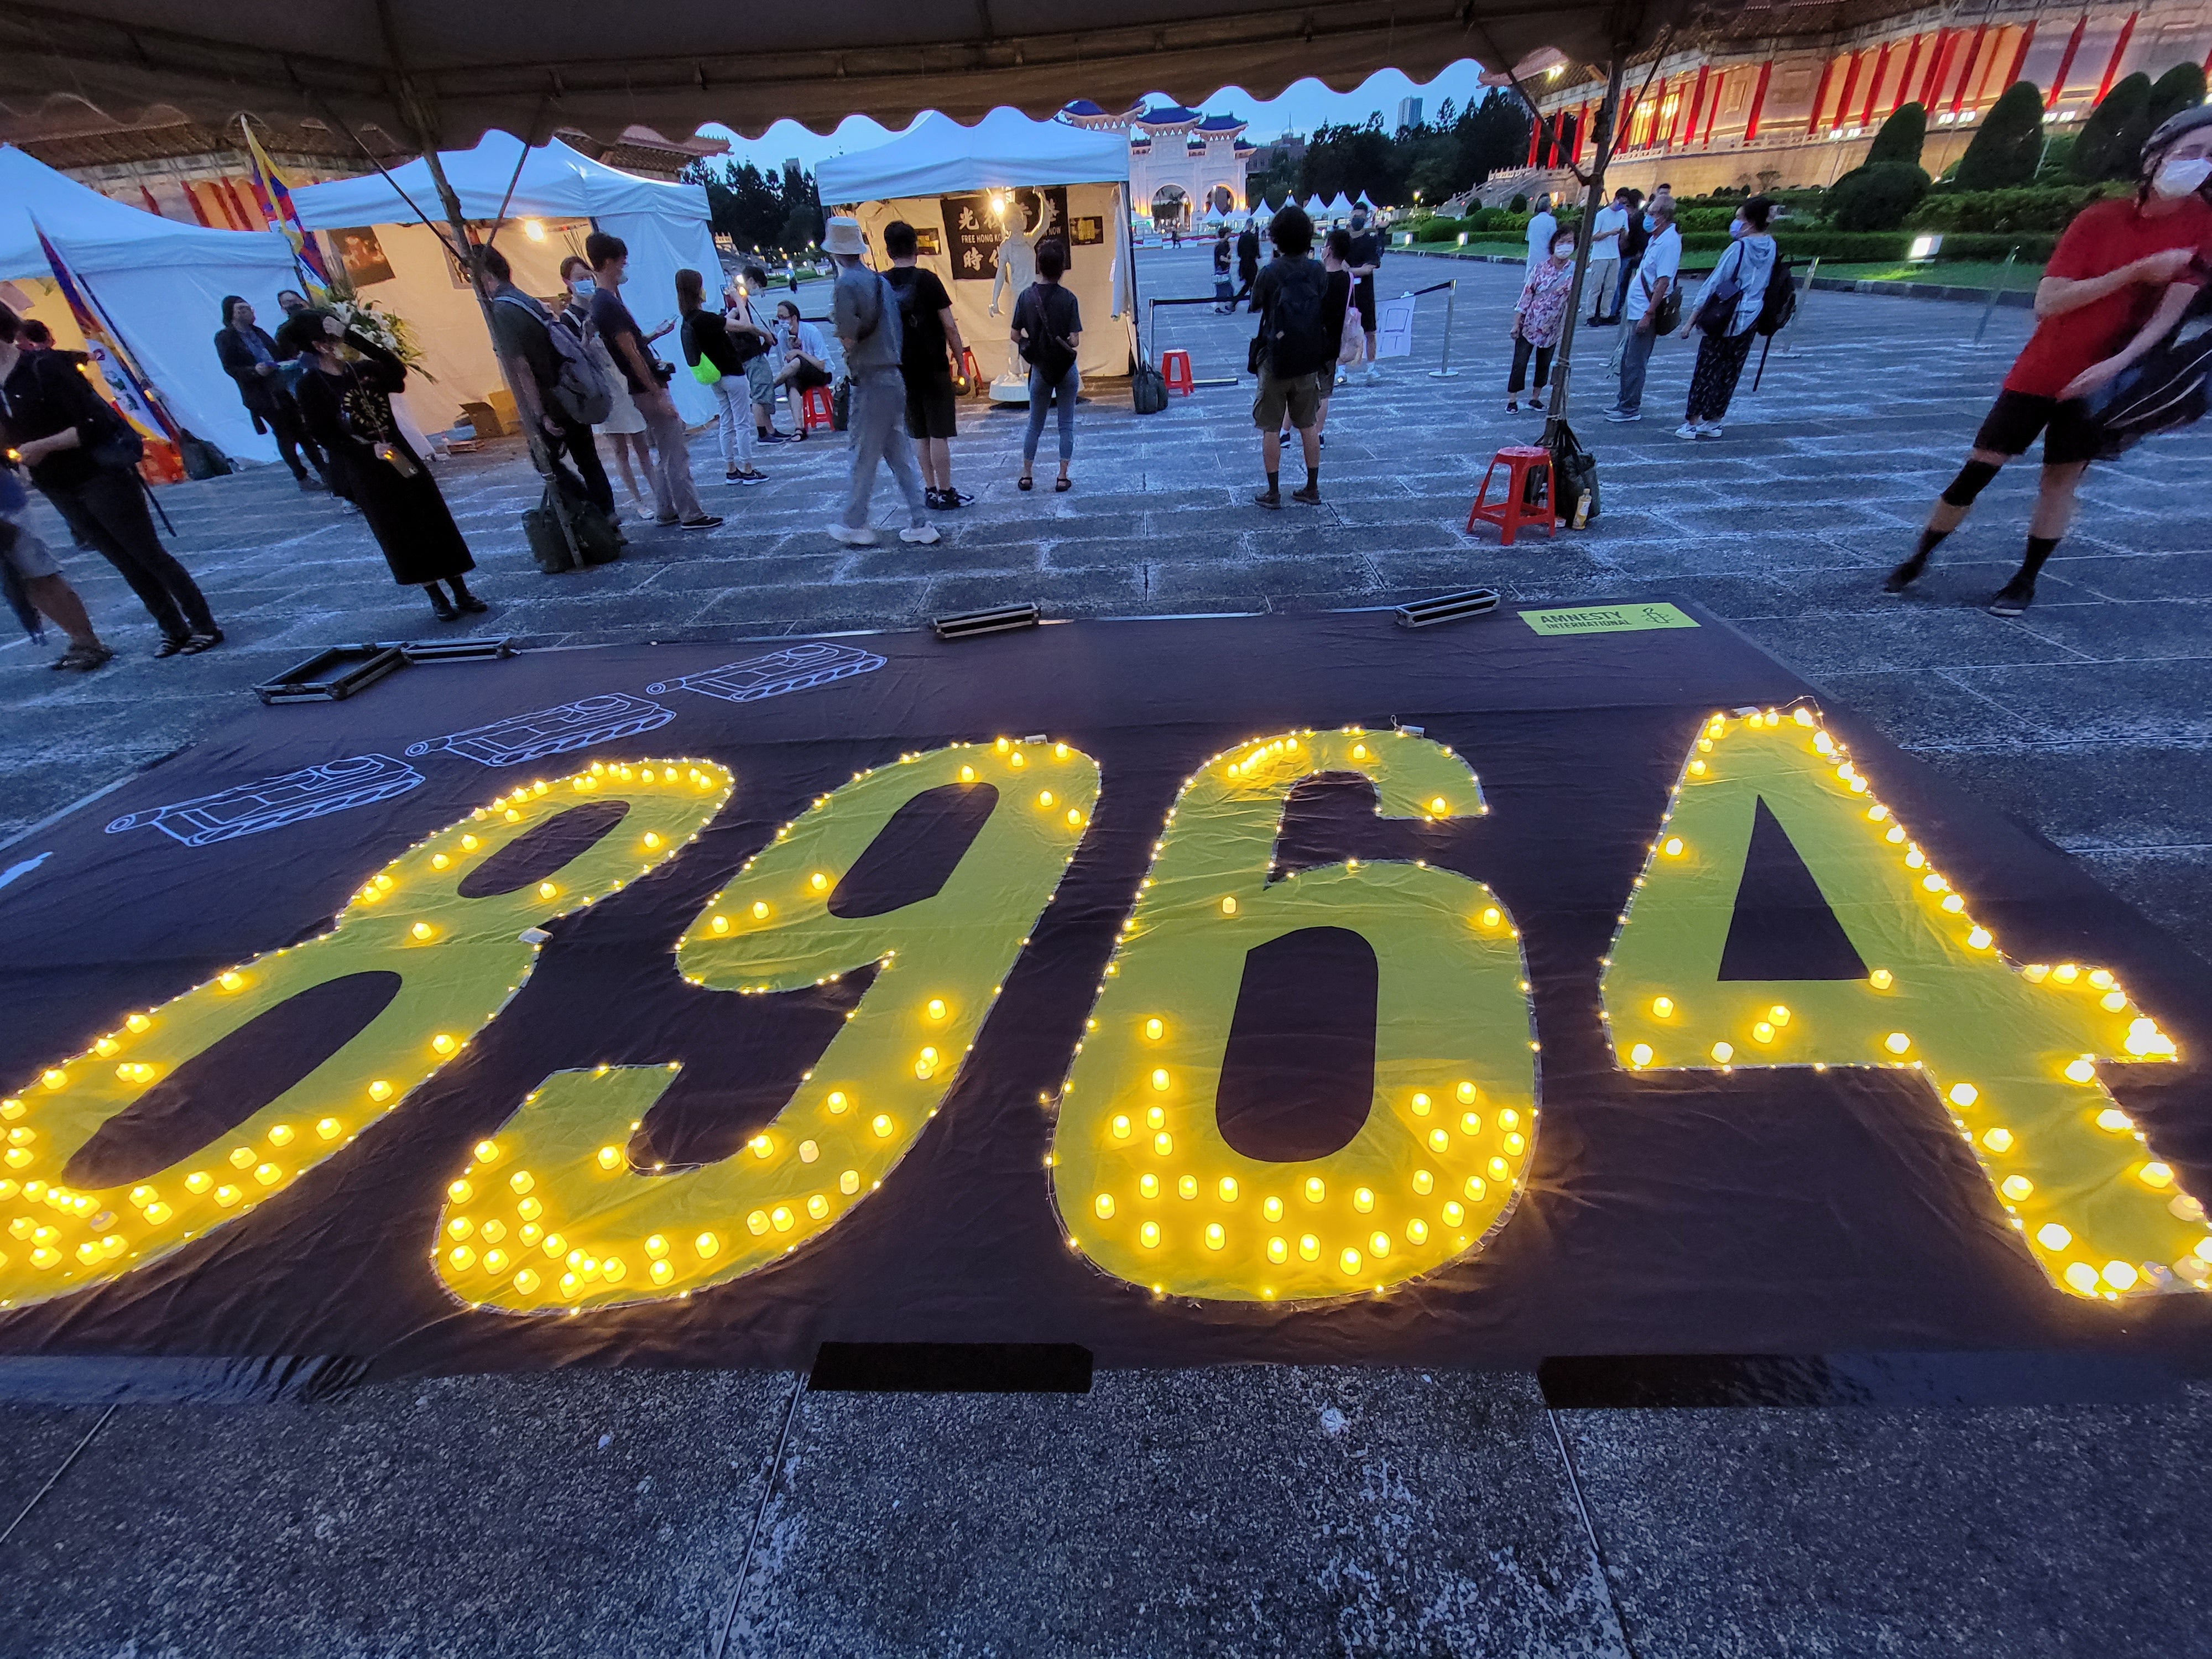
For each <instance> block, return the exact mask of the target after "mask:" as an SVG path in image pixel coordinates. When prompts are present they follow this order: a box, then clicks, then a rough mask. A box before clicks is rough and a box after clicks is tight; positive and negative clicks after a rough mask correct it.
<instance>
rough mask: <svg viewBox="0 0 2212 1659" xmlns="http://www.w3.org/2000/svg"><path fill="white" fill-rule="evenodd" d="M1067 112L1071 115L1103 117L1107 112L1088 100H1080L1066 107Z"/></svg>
mask: <svg viewBox="0 0 2212 1659" xmlns="http://www.w3.org/2000/svg"><path fill="white" fill-rule="evenodd" d="M1066 113H1067V114H1069V115H1103V114H1104V113H1105V111H1104V110H1103V109H1101V108H1099V107H1098V106H1097V105H1096V104H1094V103H1092V102H1091V100H1089V99H1088V98H1079V99H1077V100H1075V101H1074V102H1073V103H1072V104H1070V105H1068V106H1066Z"/></svg>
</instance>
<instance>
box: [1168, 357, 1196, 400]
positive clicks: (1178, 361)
mask: <svg viewBox="0 0 2212 1659" xmlns="http://www.w3.org/2000/svg"><path fill="white" fill-rule="evenodd" d="M1160 376H1161V378H1162V379H1163V380H1166V381H1167V383H1168V390H1169V391H1170V392H1182V395H1183V396H1184V397H1186V398H1188V397H1189V396H1190V394H1191V393H1192V392H1195V391H1197V390H1198V383H1197V382H1196V381H1195V380H1192V379H1191V377H1190V353H1188V351H1163V352H1162V353H1160Z"/></svg>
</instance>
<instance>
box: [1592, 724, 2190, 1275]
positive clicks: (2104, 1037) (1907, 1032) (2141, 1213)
mask: <svg viewBox="0 0 2212 1659" xmlns="http://www.w3.org/2000/svg"><path fill="white" fill-rule="evenodd" d="M1760 799H1764V800H1765V802H1766V804H1767V806H1768V808H1769V809H1770V810H1771V811H1772V812H1773V814H1774V816H1775V817H1776V819H1777V821H1778V822H1779V823H1781V824H1782V826H1783V828H1784V830H1785V831H1787V833H1788V834H1789V836H1790V842H1791V843H1792V844H1793V845H1794V846H1795V847H1796V849H1797V851H1798V853H1799V854H1800V855H1801V856H1802V858H1803V859H1804V860H1805V864H1806V866H1807V867H1808V869H1809V870H1810V871H1811V872H1812V873H1813V876H1814V879H1815V880H1816V881H1817V882H1818V883H1819V884H1820V890H1821V892H1822V894H1823V895H1824V896H1826V899H1827V901H1828V903H1829V906H1830V908H1832V910H1833V912H1834V914H1835V915H1836V918H1837V920H1838V921H1839V922H1840V923H1841V924H1842V926H1843V928H1844V933H1845V934H1846V935H1847V936H1848V937H1849V938H1850V941H1851V944H1852V945H1853V947H1854V948H1855V949H1856V950H1857V951H1858V953H1859V955H1860V957H1861V958H1862V959H1863V961H1864V962H1866V963H1868V964H1869V972H1868V975H1867V977H1866V979H1865V980H1863V981H1859V980H1845V981H1835V980H1791V981H1771V982H1764V983H1762V982H1758V981H1720V980H1718V979H1717V972H1718V969H1719V964H1720V961H1721V956H1722V951H1723V946H1724V945H1725V943H1726V940H1727V937H1728V930H1729V922H1730V920H1731V918H1732V917H1733V915H1734V912H1735V896H1736V890H1737V887H1738V885H1739V884H1740V882H1741V878H1742V872H1743V868H1744V860H1745V858H1746V855H1747V852H1748V849H1749V846H1750V842H1751V834H1752V824H1753V815H1754V810H1755V804H1756V802H1758V801H1759V800H1760ZM1678 841H1679V842H1680V843H1681V847H1682V851H1681V852H1680V854H1674V855H1669V854H1668V850H1667V849H1668V847H1669V846H1670V845H1672V844H1673V843H1674V842H1678ZM1620 921H1621V927H1620V932H1619V933H1618V934H1617V935H1616V937H1615V939H1614V942H1613V949H1612V951H1611V955H1610V960H1609V965H1608V966H1607V969H1606V970H1605V974H1604V980H1603V989H1604V999H1605V1007H1606V1012H1607V1021H1608V1028H1609V1030H1610V1031H1611V1034H1612V1037H1613V1045H1614V1052H1615V1054H1616V1055H1617V1057H1618V1058H1619V1060H1620V1063H1621V1064H1623V1065H1625V1066H1628V1067H1629V1068H1631V1069H1632V1070H1644V1069H1648V1068H1669V1067H1672V1068H1690V1069H1694V1068H1699V1067H1703V1066H1707V1065H1709V1064H1717V1065H1724V1066H1728V1065H1732V1066H1743V1065H1756V1066H1790V1065H1795V1066H1806V1065H1809V1066H1815V1067H1826V1066H1885V1065H1886V1066H1899V1067H1910V1068H1913V1069H1917V1070H1918V1071H1920V1072H1922V1073H1923V1074H1924V1075H1925V1076H1926V1077H1927V1079H1928V1080H1929V1084H1930V1085H1931V1086H1932V1087H1933V1088H1934V1090H1935V1091H1936V1095H1937V1097H1938V1098H1939V1100H1940V1101H1941V1102H1942V1104H1943V1107H1944V1109H1945V1110H1946V1111H1947V1112H1948V1113H1949V1115H1950V1116H1951V1119H1952V1121H1953V1123H1954V1126H1955V1127H1957V1128H1958V1130H1959V1132H1960V1134H1961V1135H1962V1136H1964V1137H1965V1138H1966V1140H1967V1142H1968V1143H1969V1144H1970V1145H1971V1146H1972V1148H1973V1151H1974V1156H1975V1157H1976V1158H1977V1159H1978V1161H1979V1162H1980V1164H1981V1166H1982V1169H1983V1171H1984V1174H1985V1175H1986V1176H1988V1178H1989V1182H1990V1189H1991V1191H1992V1192H1993V1193H1994V1194H1996V1199H1997V1201H1998V1202H1999V1203H2000V1204H2002V1206H2004V1208H2005V1209H2006V1210H2007V1211H2008V1212H2009V1214H2010V1216H2011V1218H2012V1223H2013V1225H2014V1226H2015V1228H2016V1229H2018V1230H2019V1231H2020V1232H2021V1237H2022V1238H2023V1240H2024V1241H2025V1242H2026V1248H2027V1249H2028V1251H2029V1253H2030V1254H2031V1255H2033V1257H2034V1258H2035V1260H2036V1261H2037V1262H2038V1264H2039V1266H2040V1267H2042V1268H2043V1270H2044V1272H2045V1274H2046V1275H2047V1276H2048V1277H2049V1278H2050V1279H2051V1282H2052V1283H2053V1284H2054V1285H2059V1286H2062V1287H2063V1288H2064V1289H2066V1290H2067V1291H2071V1292H2072V1293H2074V1294H2076V1295H2081V1296H2101V1297H2118V1296H2122V1295H2128V1294H2142V1293H2146V1292H2153V1291H2180V1290H2188V1289H2191V1288H2195V1287H2201V1286H2203V1285H2205V1284H2206V1283H2207V1282H2208V1281H2212V1233H2208V1231H2207V1229H2206V1227H2205V1225H2204V1212H2203V1206H2202V1205H2201V1204H2199V1202H2198V1201H2197V1199H2195V1198H2194V1197H2191V1196H2190V1195H2188V1194H2184V1193H2182V1192H2180V1190H2179V1188H2177V1187H2176V1185H2175V1184H2174V1175H2173V1171H2172V1169H2171V1168H2170V1167H2169V1166H2168V1165H2167V1164H2165V1163H2164V1162H2163V1161H2161V1160H2160V1159H2159V1158H2157V1157H2156V1156H2155V1155H2154V1153H2153V1152H2151V1150H2150V1148H2149V1146H2148V1145H2147V1144H2146V1143H2145V1141H2144V1139H2143V1138H2142V1133H2141V1132H2140V1131H2139V1130H2137V1129H2136V1127H2135V1125H2134V1123H2133V1121H2131V1120H2130V1118H2129V1117H2128V1115H2127V1114H2126V1113H2124V1111H2122V1110H2120V1109H2119V1108H2118V1105H2117V1104H2116V1103H2114V1102H2113V1100H2112V1096H2111V1095H2110V1094H2109V1093H2108V1092H2107V1091H2106V1089H2105V1087H2104V1085H2103V1083H2102V1082H2101V1081H2100V1077H2099V1073H2098V1069H2097V1068H2098V1066H2099V1064H2100V1062H2103V1061H2107V1060H2112V1061H2148V1060H2173V1059H2175V1058H2177V1057H2178V1056H2177V1054H2176V1050H2175V1048H2174V1045H2173V1042H2172V1039H2171V1038H2169V1037H2168V1036H2166V1034H2165V1033H2164V1032H2163V1031H2161V1030H2160V1029H2159V1026H2158V1024H2157V1022H2156V1021H2155V1020H2154V1019H2153V1018H2150V1017H2149V1016H2148V1015H2146V1014H2144V1013H2143V1012H2142V1010H2141V1009H2140V1008H2137V1007H2136V1006H2135V1005H2134V1004H2133V1002H2132V1001H2131V1000H2130V998H2129V997H2128V994H2127V992H2126V990H2125V987H2123V986H2121V985H2120V984H2119V983H2118V981H2116V980H2115V978H2114V977H2113V975H2112V973H2111V972H2110V971H2109V970H2107V969H2102V968H2097V969H2088V968H2084V967H2082V966H2081V965H2079V964H2077V963H2060V964H2057V965H2056V966H2052V965H2051V964H2047V963H2031V964H2027V965H2026V966H2021V967H2015V966H2014V965H2013V964H2011V963H2008V961H2007V960H2006V959H2005V957H2003V956H2002V953H2001V951H2000V950H1999V948H1998V944H1997V940H1996V936H1995V935H1994V933H1992V932H1991V931H1990V929H1989V928H1988V927H1985V926H1984V925H1982V924H1981V923H1979V922H1978V921H1975V920H1974V919H1973V917H1972V915H1969V914H1968V913H1967V907H1966V900H1965V898H1964V896H1962V895H1960V894H1959V893H1957V892H1955V891H1954V890H1953V889H1952V884H1951V883H1950V881H1949V880H1948V878H1946V877H1944V875H1943V874H1942V872H1940V871H1938V870H1936V869H1935V868H1933V867H1932V866H1931V862H1930V860H1929V857H1928V854H1927V853H1926V852H1925V850H1924V849H1923V848H1920V847H1919V846H1918V845H1917V844H1916V843H1915V842H1913V841H1912V839H1911V836H1910V834H1909V833H1908V832H1907V831H1906V830H1905V826H1904V825H1902V824H1901V823H1898V821H1897V818H1896V815H1895V813H1894V812H1893V811H1892V810H1891V809H1890V808H1889V807H1888V806H1887V805H1884V804H1883V803H1882V802H1881V800H1880V799H1878V798H1877V797H1876V795H1875V792H1874V787H1873V785H1872V782H1871V781H1870V780H1869V779H1868V778H1867V776H1866V775H1865V774H1864V773H1863V772H1862V771H1861V770H1860V769H1858V767H1857V764H1856V763H1854V762H1853V761H1852V760H1851V759H1850V756H1849V754H1848V752H1847V751H1846V750H1845V749H1844V746H1843V745H1842V744H1840V743H1838V741H1837V740H1836V739H1835V738H1832V737H1831V736H1830V735H1829V733H1828V732H1826V731H1825V730H1823V729H1821V727H1820V723H1819V720H1817V718H1816V717H1815V716H1814V714H1813V712H1812V711H1811V710H1810V709H1808V708H1796V709H1795V710H1792V711H1790V713H1788V714H1784V713H1782V712H1781V711H1778V710H1775V709H1765V710H1761V711H1759V712H1758V713H1756V714H1750V715H1748V716H1744V715H1738V716H1733V717H1731V716H1728V715H1721V714H1716V715H1714V716H1713V717H1712V718H1711V720H1708V721H1707V722H1706V724H1705V726H1704V727H1703V728H1702V729H1701V731H1700V734H1699V738H1698V739H1697V740H1696V744H1695V747H1694V748H1693V749H1692V752H1691V756H1690V757H1689V758H1688V760H1687V761H1686V763H1685V766H1684V768H1683V771H1682V774H1681V776H1680V779H1679V780H1678V781H1677V782H1676V784H1675V786H1674V792H1673V793H1672V795H1671V796H1670V798H1669V802H1668V811H1667V817H1666V821H1665V823H1663V824H1662V826H1661V829H1660V830H1659V834H1658V838H1657V839H1656V841H1655V842H1654V844H1653V848H1652V851H1651V856H1650V860H1649V861H1648V862H1647V863H1646V865H1645V866H1644V874H1643V876H1642V877H1641V878H1639V879H1638V883H1637V886H1636V890H1635V891H1634V892H1633V893H1632V895H1631V897H1630V902H1629V908H1627V909H1626V910H1625V911H1624V912H1623V913H1622V915H1621V918H1620ZM1785 1013H1786V1015H1787V1016H1788V1017H1787V1018H1784V1017H1783V1016H1784V1014H1785Z"/></svg>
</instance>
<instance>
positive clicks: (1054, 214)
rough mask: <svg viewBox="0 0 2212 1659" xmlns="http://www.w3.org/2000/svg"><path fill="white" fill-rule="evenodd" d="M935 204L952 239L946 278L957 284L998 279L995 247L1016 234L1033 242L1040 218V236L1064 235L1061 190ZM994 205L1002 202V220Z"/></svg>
mask: <svg viewBox="0 0 2212 1659" xmlns="http://www.w3.org/2000/svg"><path fill="white" fill-rule="evenodd" d="M1008 198H1011V199H1010V200H1009V199H1008ZM994 201H1006V212H1005V214H1004V216H1000V213H999V211H998V210H997V208H996V207H995V206H994ZM939 204H940V210H941V211H942V212H943V213H944V215H945V229H946V231H947V233H948V234H950V235H951V239H952V243H951V251H952V275H953V276H954V278H955V280H957V281H959V282H965V283H987V282H990V281H991V280H992V279H993V278H994V276H997V274H998V270H999V246H1000V243H1002V242H1004V241H1005V240H1006V238H1007V237H1008V236H1010V235H1012V234H1024V235H1029V236H1031V237H1036V235H1037V234H1038V231H1039V227H1040V217H1041V216H1042V229H1043V232H1044V233H1045V234H1050V233H1052V232H1054V231H1058V232H1060V233H1062V234H1065V233H1066V228H1067V223H1068V217H1067V188H1066V185H1052V186H1050V187H1049V188H1048V189H1044V190H1033V189H1028V188H1024V189H1021V190H1015V191H987V190H986V191H968V192H965V193H963V194H961V195H958V196H945V197H939ZM1070 264H1071V267H1072V265H1073V261H1071V262H1070Z"/></svg>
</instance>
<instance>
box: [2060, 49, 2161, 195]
mask: <svg viewBox="0 0 2212 1659" xmlns="http://www.w3.org/2000/svg"><path fill="white" fill-rule="evenodd" d="M2148 137H2150V76H2148V75H2144V74H2142V73H2141V72H2140V71H2138V72H2137V73H2136V74H2134V75H2130V76H2127V77H2125V78H2124V80H2122V81H2121V82H2119V83H2118V85H2116V86H2115V87H2113V88H2112V90H2111V91H2110V92H2108V93H2106V94H2105V101H2104V102H2102V103H2101V104H2099V105H2098V106H2097V107H2096V108H2094V109H2093V110H2091V111H2090V112H2089V118H2088V119H2087V120H2086V121H2084V122H2082V123H2081V132H2080V134H2079V135H2078V136H2077V137H2075V140H2074V154H2073V155H2071V156H2070V157H2069V158H2068V159H2069V161H2070V162H2071V164H2072V166H2073V168H2074V176H2075V178H2076V179H2132V178H2133V177H2135V172H2136V156H2137V155H2139V154H2140V153H2141V152H2142V143H2143V140H2144V139H2146V138H2148Z"/></svg>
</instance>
